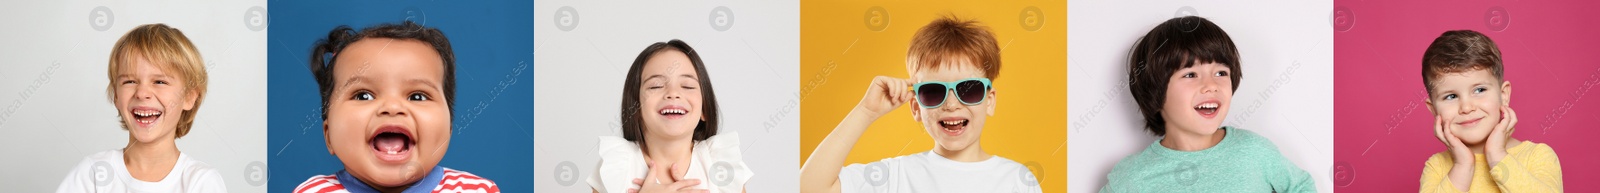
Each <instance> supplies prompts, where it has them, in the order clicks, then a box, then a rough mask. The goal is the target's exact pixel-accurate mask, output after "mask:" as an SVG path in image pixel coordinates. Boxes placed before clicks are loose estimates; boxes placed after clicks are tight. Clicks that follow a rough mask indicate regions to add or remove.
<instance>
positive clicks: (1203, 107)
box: [1195, 103, 1218, 109]
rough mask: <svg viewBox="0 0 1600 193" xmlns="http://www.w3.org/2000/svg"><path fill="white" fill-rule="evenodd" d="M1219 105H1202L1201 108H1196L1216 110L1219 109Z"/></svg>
mask: <svg viewBox="0 0 1600 193" xmlns="http://www.w3.org/2000/svg"><path fill="white" fill-rule="evenodd" d="M1217 105H1218V104H1217V103H1205V104H1200V105H1199V106H1195V108H1201V109H1215V108H1217Z"/></svg>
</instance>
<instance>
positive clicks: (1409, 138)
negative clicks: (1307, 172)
mask: <svg viewBox="0 0 1600 193" xmlns="http://www.w3.org/2000/svg"><path fill="white" fill-rule="evenodd" d="M1597 2H1600V1H1560V2H1556V1H1518V2H1507V1H1357V0H1336V1H1335V2H1334V10H1333V14H1332V15H1331V16H1330V18H1329V19H1330V20H1331V21H1330V23H1331V25H1333V30H1334V64H1335V66H1334V80H1335V82H1336V83H1335V84H1334V93H1335V94H1334V105H1335V106H1336V107H1335V110H1334V122H1335V125H1334V128H1335V129H1334V147H1335V150H1334V166H1333V168H1332V170H1333V172H1332V173H1333V179H1334V187H1335V188H1334V190H1335V191H1338V192H1346V191H1348V192H1407V191H1413V190H1417V188H1418V187H1417V186H1418V185H1419V184H1418V181H1419V178H1421V172H1422V167H1423V162H1425V161H1427V159H1428V156H1430V155H1432V154H1433V153H1437V152H1440V151H1443V150H1444V149H1445V147H1444V145H1442V144H1441V143H1439V141H1438V140H1437V138H1434V135H1433V131H1432V127H1431V126H1430V123H1432V122H1433V120H1432V119H1433V118H1432V117H1433V116H1432V114H1431V113H1429V112H1428V109H1427V106H1426V105H1425V104H1424V103H1423V101H1422V100H1423V99H1424V98H1426V95H1425V94H1424V91H1423V86H1422V80H1421V79H1422V77H1421V61H1422V52H1423V50H1424V49H1425V48H1427V46H1428V44H1429V43H1430V42H1432V41H1433V38H1435V37H1438V35H1439V34H1440V33H1443V32H1444V31H1447V30H1454V29H1471V30H1475V31H1478V32H1482V33H1484V34H1487V35H1488V36H1489V37H1490V38H1492V39H1494V41H1495V43H1496V44H1498V45H1499V46H1500V51H1501V52H1502V56H1503V58H1504V62H1505V64H1506V66H1505V72H1506V74H1505V78H1506V80H1508V81H1511V82H1512V85H1513V88H1512V89H1513V92H1512V95H1511V108H1512V109H1515V110H1516V111H1517V113H1518V114H1519V115H1518V118H1519V120H1520V122H1519V124H1517V133H1515V134H1514V135H1513V136H1514V137H1516V138H1519V139H1524V140H1531V141H1534V142H1540V143H1547V144H1549V145H1550V146H1551V147H1552V148H1554V149H1555V151H1556V154H1557V155H1559V156H1560V158H1561V163H1562V164H1561V167H1562V172H1563V173H1564V176H1565V178H1564V180H1565V184H1566V190H1567V192H1600V184H1596V183H1594V182H1596V181H1600V165H1597V164H1596V163H1600V154H1597V153H1600V150H1596V148H1595V147H1597V146H1600V140H1595V139H1597V138H1596V137H1597V136H1600V129H1597V128H1600V126H1597V125H1600V92H1590V89H1593V88H1594V87H1596V85H1597V84H1600V62H1596V61H1600V60H1597V59H1600V57H1596V56H1600V49H1597V47H1600V28H1597V27H1596V26H1600V16H1597V14H1596V12H1595V11H1596V10H1597V9H1600V3H1597Z"/></svg>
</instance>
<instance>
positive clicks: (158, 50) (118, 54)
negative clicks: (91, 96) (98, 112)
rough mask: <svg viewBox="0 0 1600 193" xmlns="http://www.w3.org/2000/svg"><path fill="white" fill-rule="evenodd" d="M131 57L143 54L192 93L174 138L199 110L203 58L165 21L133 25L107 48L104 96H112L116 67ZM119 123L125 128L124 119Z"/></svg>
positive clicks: (185, 129)
mask: <svg viewBox="0 0 1600 193" xmlns="http://www.w3.org/2000/svg"><path fill="white" fill-rule="evenodd" d="M133 58H144V59H145V60H148V61H149V62H150V63H151V64H156V65H158V66H160V67H161V68H162V70H163V71H167V72H176V73H177V74H178V76H179V77H182V78H183V83H184V85H187V88H185V89H184V92H185V93H191V92H192V93H195V99H194V108H193V109H190V110H185V111H184V112H183V115H182V116H181V117H179V118H178V128H177V130H176V134H177V136H176V137H174V138H181V137H183V136H184V135H187V134H189V128H190V127H191V126H193V125H194V116H195V114H196V113H195V112H197V111H198V110H200V102H202V101H204V99H205V96H206V68H205V62H203V61H202V60H201V59H200V50H199V49H196V48H195V47H194V43H190V42H189V38H187V37H184V36H183V32H181V31H178V29H176V28H172V27H168V26H167V25H166V24H160V23H156V24H145V25H140V26H138V27H134V28H133V30H130V31H128V34H125V35H122V38H121V39H118V40H117V44H116V45H115V46H113V47H112V48H111V65H109V66H107V68H106V69H107V70H106V78H108V79H110V81H109V83H108V84H107V85H106V99H107V100H113V101H114V100H115V98H116V93H117V80H116V78H117V75H118V71H119V70H121V69H122V67H123V65H125V64H130V63H131V62H129V61H132V60H131V59H133ZM186 96H187V95H186ZM119 120H120V119H119ZM121 125H122V129H124V130H126V129H128V124H127V123H126V122H123V123H122V124H121Z"/></svg>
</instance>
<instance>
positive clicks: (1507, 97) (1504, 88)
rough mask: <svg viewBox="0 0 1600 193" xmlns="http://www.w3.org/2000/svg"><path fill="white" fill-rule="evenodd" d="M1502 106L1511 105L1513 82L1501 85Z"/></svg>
mask: <svg viewBox="0 0 1600 193" xmlns="http://www.w3.org/2000/svg"><path fill="white" fill-rule="evenodd" d="M1500 104H1501V105H1507V106H1510V105H1511V81H1509V80H1508V81H1505V82H1501V83H1500Z"/></svg>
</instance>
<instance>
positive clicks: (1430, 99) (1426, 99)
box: [1422, 98, 1439, 115]
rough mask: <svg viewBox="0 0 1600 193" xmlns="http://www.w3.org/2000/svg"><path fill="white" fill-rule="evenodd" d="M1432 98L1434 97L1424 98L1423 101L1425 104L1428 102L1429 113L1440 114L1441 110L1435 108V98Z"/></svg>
mask: <svg viewBox="0 0 1600 193" xmlns="http://www.w3.org/2000/svg"><path fill="white" fill-rule="evenodd" d="M1432 99H1433V98H1422V103H1423V104H1428V113H1432V114H1434V115H1439V111H1438V110H1434V109H1433V100H1432Z"/></svg>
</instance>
